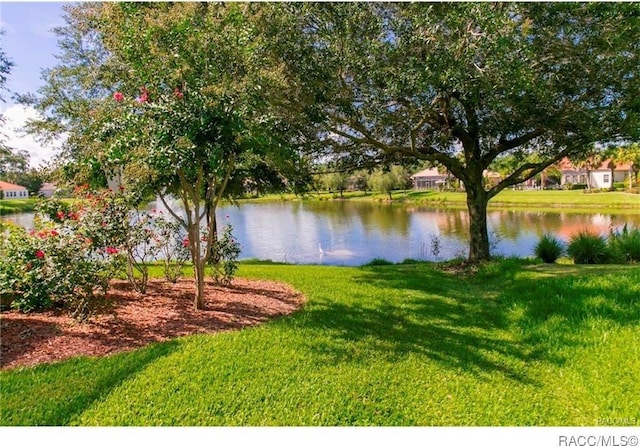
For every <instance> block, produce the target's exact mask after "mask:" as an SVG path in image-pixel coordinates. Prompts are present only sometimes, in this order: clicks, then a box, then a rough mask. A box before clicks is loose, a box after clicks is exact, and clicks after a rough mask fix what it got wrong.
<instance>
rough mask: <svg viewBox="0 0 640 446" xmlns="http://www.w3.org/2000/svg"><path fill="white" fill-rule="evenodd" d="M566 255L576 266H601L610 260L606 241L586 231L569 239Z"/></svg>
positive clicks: (610, 256)
mask: <svg viewBox="0 0 640 446" xmlns="http://www.w3.org/2000/svg"><path fill="white" fill-rule="evenodd" d="M567 254H568V255H569V257H571V258H572V259H573V261H574V262H575V263H577V264H601V263H606V262H608V261H610V260H611V258H612V253H611V250H610V249H609V246H608V245H607V239H606V238H605V237H602V236H600V235H597V234H592V233H590V232H588V231H581V232H579V233H578V234H576V235H574V236H573V237H571V240H569V244H568V245H567Z"/></svg>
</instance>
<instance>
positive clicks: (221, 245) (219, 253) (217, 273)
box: [211, 223, 241, 285]
mask: <svg viewBox="0 0 640 446" xmlns="http://www.w3.org/2000/svg"><path fill="white" fill-rule="evenodd" d="M213 252H214V255H215V257H216V258H215V261H214V262H212V269H211V272H212V277H213V281H214V282H216V283H217V284H220V285H229V284H230V283H231V280H232V279H233V276H234V275H235V273H236V271H237V270H238V257H239V256H240V252H241V246H240V243H238V241H237V240H236V238H235V237H234V236H233V227H232V226H231V224H229V223H227V224H226V225H225V226H224V228H222V231H221V232H220V235H219V237H218V240H216V243H215V244H214V247H213Z"/></svg>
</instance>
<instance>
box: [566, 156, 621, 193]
mask: <svg viewBox="0 0 640 446" xmlns="http://www.w3.org/2000/svg"><path fill="white" fill-rule="evenodd" d="M559 168H560V171H561V173H562V178H561V180H560V184H561V185H563V186H570V185H571V184H588V185H589V187H593V188H596V189H608V188H610V187H611V185H612V184H613V183H616V182H622V181H625V180H626V179H627V178H628V177H629V175H631V174H632V173H633V164H632V163H617V164H616V163H614V162H613V161H612V160H610V159H607V160H604V161H603V162H602V163H600V165H598V166H595V167H592V168H589V169H587V167H586V166H577V165H576V164H574V163H572V162H571V161H570V160H569V159H568V158H564V159H562V160H561V161H560V163H559ZM612 172H613V176H612Z"/></svg>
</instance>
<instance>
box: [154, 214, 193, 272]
mask: <svg viewBox="0 0 640 446" xmlns="http://www.w3.org/2000/svg"><path fill="white" fill-rule="evenodd" d="M152 214H155V215H156V218H155V221H154V227H155V240H156V242H157V243H158V245H159V248H160V255H161V259H162V271H163V273H164V278H165V279H166V280H167V281H168V282H171V283H176V282H177V281H178V278H180V277H182V274H183V271H182V267H183V266H184V265H185V263H187V261H189V259H191V253H190V252H189V239H188V238H187V237H186V234H185V233H184V232H183V230H182V227H181V226H180V223H178V222H177V221H175V220H173V219H172V220H168V219H166V218H165V217H164V216H163V215H162V212H159V213H155V212H154V211H152Z"/></svg>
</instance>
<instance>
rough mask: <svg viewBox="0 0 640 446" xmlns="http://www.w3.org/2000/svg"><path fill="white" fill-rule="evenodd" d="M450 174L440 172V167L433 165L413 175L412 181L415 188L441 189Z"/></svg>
mask: <svg viewBox="0 0 640 446" xmlns="http://www.w3.org/2000/svg"><path fill="white" fill-rule="evenodd" d="M447 179H449V175H447V174H443V173H440V172H438V169H436V168H435V167H432V168H430V169H425V170H422V171H420V172H418V173H416V174H413V175H411V181H413V188H414V189H417V190H420V189H439V188H441V187H442V186H444V184H445V183H446V182H447Z"/></svg>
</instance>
